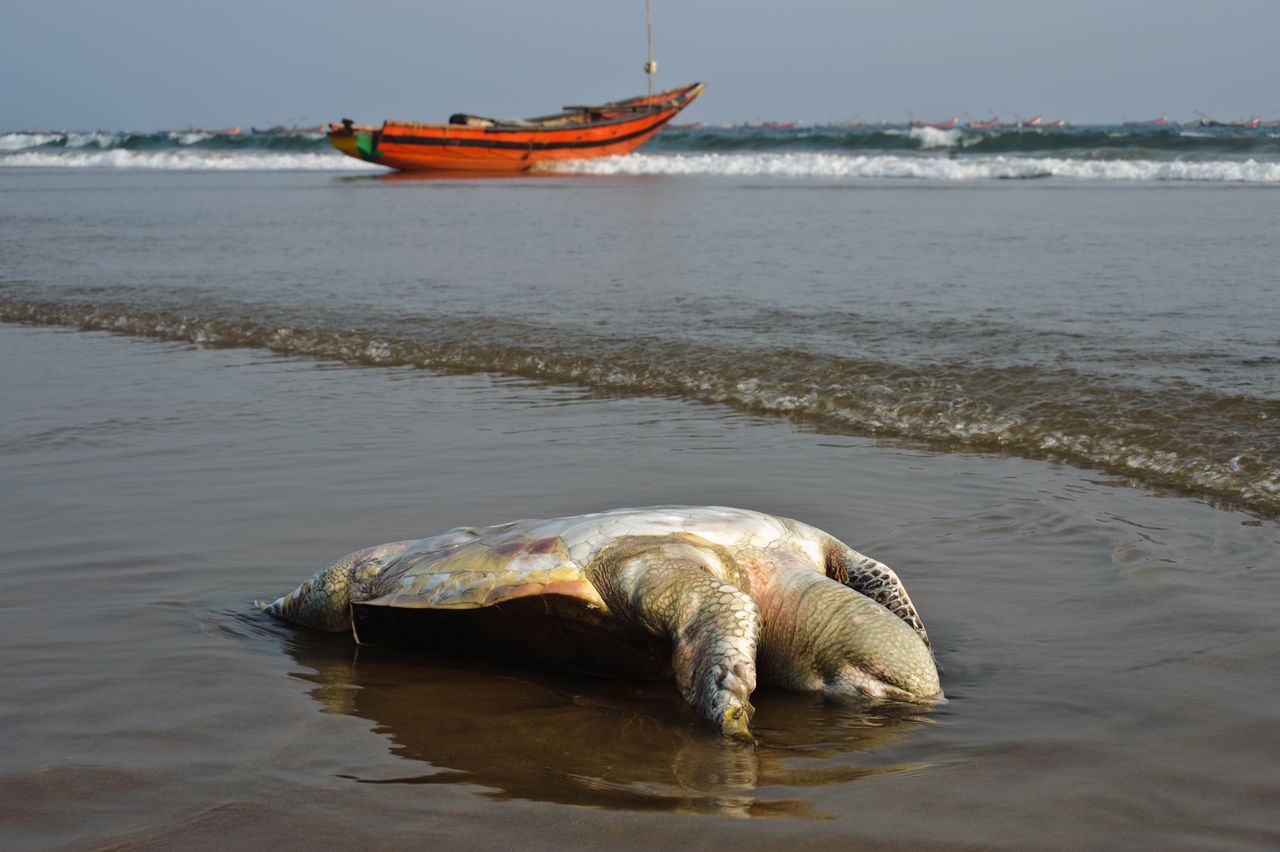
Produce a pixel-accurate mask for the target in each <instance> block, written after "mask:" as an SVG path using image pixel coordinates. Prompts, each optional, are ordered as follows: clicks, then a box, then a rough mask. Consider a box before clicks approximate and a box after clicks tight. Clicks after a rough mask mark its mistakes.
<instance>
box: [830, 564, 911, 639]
mask: <svg viewBox="0 0 1280 852" xmlns="http://www.w3.org/2000/svg"><path fill="white" fill-rule="evenodd" d="M826 573H827V576H828V577H830V578H831V579H833V580H835V581H836V582H837V583H843V584H844V585H846V586H848V587H849V588H851V589H853V590H854V591H855V592H858V593H859V594H863V595H866V596H867V597H869V598H871V599H872V600H873V601H875V602H876V603H878V604H880V605H881V606H883V607H885V608H886V609H888V610H889V611H890V612H892V613H893V614H894V615H896V616H898V618H901V619H902V620H903V621H905V622H906V623H907V624H909V625H911V629H912V630H914V631H915V632H916V635H917V636H919V637H920V638H921V639H923V640H924V644H925V645H926V646H930V647H931V644H930V642H929V633H928V632H927V631H926V630H925V629H924V622H923V621H921V620H920V613H918V612H916V607H915V604H913V603H912V602H911V597H910V596H909V595H908V594H907V587H906V586H904V585H903V584H902V581H901V580H899V579H898V575H897V574H895V573H894V572H893V569H892V568H890V567H889V566H888V565H885V564H884V563H883V562H880V561H878V560H875V559H872V558H871V557H870V556H866V555H864V554H862V553H859V552H858V551H856V550H854V549H853V548H852V547H850V546H849V545H847V544H845V543H844V542H841V541H837V540H836V539H831V540H830V541H829V542H828V543H827V547H826Z"/></svg>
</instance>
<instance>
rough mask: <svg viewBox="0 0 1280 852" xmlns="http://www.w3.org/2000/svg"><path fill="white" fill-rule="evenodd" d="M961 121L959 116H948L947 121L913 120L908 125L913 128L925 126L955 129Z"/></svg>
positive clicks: (918, 128)
mask: <svg viewBox="0 0 1280 852" xmlns="http://www.w3.org/2000/svg"><path fill="white" fill-rule="evenodd" d="M959 121H960V120H959V119H958V118H948V119H947V120H946V121H913V122H911V123H910V124H908V125H907V126H908V127H910V128H911V129H912V130H920V129H922V128H925V127H932V128H933V129H934V130H955V129H956V125H957V124H958V123H959Z"/></svg>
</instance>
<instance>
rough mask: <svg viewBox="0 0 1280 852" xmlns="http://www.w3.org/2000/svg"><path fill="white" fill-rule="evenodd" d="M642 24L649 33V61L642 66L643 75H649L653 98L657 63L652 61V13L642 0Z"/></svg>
mask: <svg viewBox="0 0 1280 852" xmlns="http://www.w3.org/2000/svg"><path fill="white" fill-rule="evenodd" d="M644 23H645V28H646V29H647V30H648V32H649V61H648V62H646V63H645V64H644V73H645V74H647V75H649V97H653V75H654V72H656V71H657V70H658V63H656V62H654V61H653V13H652V11H651V10H650V9H649V0H644Z"/></svg>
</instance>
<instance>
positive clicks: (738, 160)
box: [550, 153, 1280, 185]
mask: <svg viewBox="0 0 1280 852" xmlns="http://www.w3.org/2000/svg"><path fill="white" fill-rule="evenodd" d="M550 168H551V169H553V170H555V171H559V172H566V173H574V174H595V175H725V176H735V177H742V176H746V177H788V178H916V179H921V180H939V181H972V180H993V179H994V180H1000V179H1004V180H1010V179H1026V178H1043V177H1054V178H1065V179H1075V180H1094V181H1204V182H1212V183H1254V184H1272V185H1275V184H1280V162H1258V161H1256V160H1245V161H1243V162H1236V161H1216V162H1213V161H1211V162H1196V161H1188V160H1164V161H1161V160H1077V159H1061V158H1056V157H1005V156H998V157H964V158H960V157H956V158H952V157H926V156H898V155H893V154H880V155H864V154H860V155H853V156H850V155H844V154H820V153H788V154H767V153H766V154H674V155H669V154H668V155H664V154H632V155H630V156H626V157H609V158H605V159H599V160H576V161H566V162H563V163H558V164H556V165H554V166H551V167H550Z"/></svg>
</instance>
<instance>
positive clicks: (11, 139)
mask: <svg viewBox="0 0 1280 852" xmlns="http://www.w3.org/2000/svg"><path fill="white" fill-rule="evenodd" d="M65 138H66V134H64V133H0V151H24V150H26V149H27V148H38V147H40V146H41V145H48V144H49V143H51V142H57V141H59V140H62V139H65Z"/></svg>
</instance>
